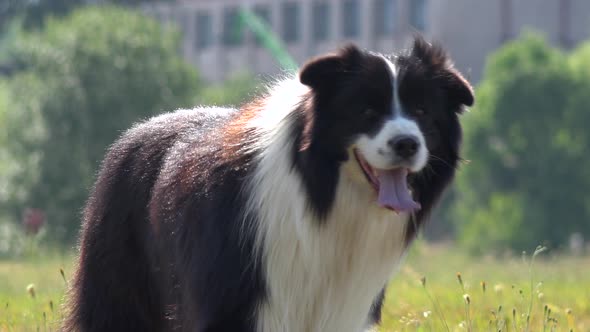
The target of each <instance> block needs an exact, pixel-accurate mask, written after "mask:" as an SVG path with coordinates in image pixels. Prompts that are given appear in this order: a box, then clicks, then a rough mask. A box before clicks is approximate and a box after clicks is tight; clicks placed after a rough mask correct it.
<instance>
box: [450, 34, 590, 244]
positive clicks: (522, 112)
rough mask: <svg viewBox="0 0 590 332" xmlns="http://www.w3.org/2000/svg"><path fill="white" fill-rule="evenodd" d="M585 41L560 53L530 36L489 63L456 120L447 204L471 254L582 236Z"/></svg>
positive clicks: (587, 204) (589, 52) (586, 175)
mask: <svg viewBox="0 0 590 332" xmlns="http://www.w3.org/2000/svg"><path fill="white" fill-rule="evenodd" d="M589 59H590V45H586V46H584V47H582V48H581V49H579V50H577V51H575V52H573V53H572V54H571V55H569V56H568V55H565V54H563V53H562V52H560V51H559V50H557V49H554V48H552V47H550V46H548V45H547V43H546V42H545V41H544V40H543V38H541V37H539V36H537V35H534V34H532V33H529V34H526V35H525V36H523V37H522V38H520V39H519V40H516V41H514V42H511V43H509V44H507V45H506V46H504V47H502V48H501V49H500V50H498V51H497V52H496V53H495V54H493V55H491V56H490V57H489V60H488V63H487V66H486V70H485V76H484V77H485V79H484V80H483V81H482V83H481V84H480V86H479V87H478V89H477V104H476V106H475V108H474V110H473V111H472V112H470V113H469V114H467V115H465V116H464V128H465V137H464V144H465V145H464V157H465V158H466V159H468V160H469V161H470V162H469V163H468V164H467V165H464V167H462V168H461V170H460V172H459V177H458V180H457V188H456V189H457V190H456V192H455V194H456V195H455V197H454V203H453V208H452V209H453V215H454V219H455V220H456V223H457V225H456V226H457V227H456V229H457V231H458V237H459V239H460V241H461V242H462V243H463V244H464V245H466V246H467V247H468V248H470V249H472V250H473V251H474V252H481V251H485V250H489V249H501V248H511V249H514V250H518V251H520V250H526V249H531V248H534V247H535V246H536V245H538V244H540V243H544V244H548V245H551V246H553V247H557V246H560V245H563V244H565V243H566V241H567V238H568V236H569V235H570V234H571V233H573V232H582V233H585V234H589V231H590V223H589V222H588V221H589V220H590V192H588V191H587V190H586V188H588V186H589V185H590V171H589V169H590V168H589V166H590V165H589V163H590V156H588V154H587V153H586V151H589V150H588V148H589V146H588V144H589V143H590V132H589V131H588V129H587V128H586V124H587V123H590V122H589V120H590V113H589V110H588V105H590V94H588V91H590V90H589V88H590V75H588V74H589V72H590V70H589V69H588V68H590V60H589Z"/></svg>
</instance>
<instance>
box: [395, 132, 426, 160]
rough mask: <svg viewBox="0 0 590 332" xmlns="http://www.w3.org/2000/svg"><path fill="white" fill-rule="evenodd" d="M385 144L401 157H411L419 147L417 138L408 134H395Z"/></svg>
mask: <svg viewBox="0 0 590 332" xmlns="http://www.w3.org/2000/svg"><path fill="white" fill-rule="evenodd" d="M387 144H389V146H390V147H391V148H392V149H393V151H395V154H397V155H398V156H400V157H402V158H410V157H413V156H414V155H415V154H416V152H417V151H418V148H419V147H420V142H418V138H416V137H415V136H408V135H400V136H396V137H394V138H392V139H390V140H389V141H388V142H387Z"/></svg>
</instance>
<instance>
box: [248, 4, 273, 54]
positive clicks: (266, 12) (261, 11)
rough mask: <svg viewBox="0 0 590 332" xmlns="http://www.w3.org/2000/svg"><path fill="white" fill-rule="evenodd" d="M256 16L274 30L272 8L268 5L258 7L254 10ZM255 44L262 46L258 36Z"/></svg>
mask: <svg viewBox="0 0 590 332" xmlns="http://www.w3.org/2000/svg"><path fill="white" fill-rule="evenodd" d="M252 11H253V12H254V14H255V15H256V16H257V17H258V18H259V19H261V20H262V21H263V22H264V23H265V24H266V25H267V26H268V27H270V28H272V20H271V16H270V8H269V7H268V6H266V5H256V6H254V8H253V10H252ZM254 43H255V44H256V45H257V46H259V45H261V42H260V39H259V37H258V36H255V37H254Z"/></svg>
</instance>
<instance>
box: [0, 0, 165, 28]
mask: <svg viewBox="0 0 590 332" xmlns="http://www.w3.org/2000/svg"><path fill="white" fill-rule="evenodd" d="M165 1H171V0H0V31H2V28H3V27H4V24H5V23H7V22H10V20H11V19H12V18H14V17H16V16H21V15H22V16H23V18H24V24H25V26H26V27H33V28H38V27H40V26H41V25H42V24H43V22H44V21H45V18H46V17H47V16H50V15H52V16H64V15H66V14H68V13H69V12H70V11H71V10H73V9H74V8H76V7H78V6H82V5H86V4H90V3H94V4H98V3H102V4H116V5H122V6H135V5H140V4H142V3H149V2H165Z"/></svg>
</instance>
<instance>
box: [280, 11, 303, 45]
mask: <svg viewBox="0 0 590 332" xmlns="http://www.w3.org/2000/svg"><path fill="white" fill-rule="evenodd" d="M282 21H283V27H282V28H283V29H282V35H283V41H285V42H287V43H295V42H298V41H299V36H300V33H299V27H300V26H301V24H300V21H301V9H300V7H299V3H296V2H284V3H283V7H282Z"/></svg>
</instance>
